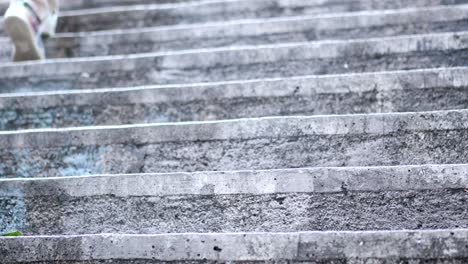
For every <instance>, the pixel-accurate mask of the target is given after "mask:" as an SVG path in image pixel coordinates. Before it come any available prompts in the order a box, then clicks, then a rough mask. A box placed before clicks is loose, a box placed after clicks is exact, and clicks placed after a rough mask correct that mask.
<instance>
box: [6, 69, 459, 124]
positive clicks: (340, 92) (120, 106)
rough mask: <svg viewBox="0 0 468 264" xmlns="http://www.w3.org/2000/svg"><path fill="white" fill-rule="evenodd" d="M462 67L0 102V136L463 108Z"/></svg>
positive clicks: (9, 97) (41, 95)
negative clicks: (41, 130)
mask: <svg viewBox="0 0 468 264" xmlns="http://www.w3.org/2000/svg"><path fill="white" fill-rule="evenodd" d="M466 76H468V68H465V67H461V68H442V69H430V70H411V71H396V72H379V73H364V74H345V75H326V76H303V77H292V78H279V79H261V80H251V81H233V82H222V83H202V84H181V85H162V86H144V87H134V88H115V89H93V90H74V91H59V92H35V93H34V92H33V93H21V94H4V95H0V128H1V129H2V130H15V129H28V128H45V127H71V126H92V125H121V124H139V123H154V122H180V121H208V120H223V119H235V118H248V117H263V116H285V115H326V114H354V113H378V112H381V113H382V112H414V111H430V110H433V109H439V110H452V109H464V108H468V89H467V87H468V79H467V78H466Z"/></svg>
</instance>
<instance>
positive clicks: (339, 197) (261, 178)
mask: <svg viewBox="0 0 468 264" xmlns="http://www.w3.org/2000/svg"><path fill="white" fill-rule="evenodd" d="M168 186H170V188H168ZM0 187H1V188H0V190H1V192H0V212H1V214H2V216H3V217H2V220H1V221H0V232H1V231H4V232H8V231H9V230H22V231H23V232H26V233H27V234H30V235H37V234H85V233H101V232H117V233H167V232H169V233H172V232H228V231H235V232H238V231H300V230H331V229H333V230H365V229H420V228H447V227H464V226H466V223H465V222H466V221H464V216H463V215H465V214H466V213H468V209H467V208H466V206H464V204H466V202H467V199H468V194H467V193H466V192H464V189H465V188H466V187H468V177H467V168H466V165H444V166H434V165H428V166H402V167H372V168H321V169H291V170H273V171H244V172H220V173H216V172H201V173H193V174H188V173H175V174H153V175H117V176H115V175H114V176H93V177H79V178H62V179H60V178H54V179H47V180H35V181H26V180H20V179H17V180H14V181H0ZM376 201H379V202H378V203H376ZM441 203H449V204H450V206H449V207H447V206H442V207H441V206H440V204H441ZM414 208H418V210H414ZM428 215H431V217H428ZM45 218H46V219H48V221H47V223H44V222H43V219H45ZM126 219H132V221H127V220H126ZM330 219H331V220H330ZM408 219H410V220H408ZM436 219H437V220H436Z"/></svg>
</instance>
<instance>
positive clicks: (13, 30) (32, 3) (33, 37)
mask: <svg viewBox="0 0 468 264" xmlns="http://www.w3.org/2000/svg"><path fill="white" fill-rule="evenodd" d="M57 11H58V5H57V1H56V0H11V1H10V6H9V8H8V10H7V11H6V13H5V16H4V27H5V31H6V32H7V33H8V35H9V36H10V37H11V39H12V41H13V43H14V45H15V54H14V56H13V60H14V61H24V60H39V59H43V58H45V52H44V47H43V44H42V35H43V34H44V35H53V34H54V33H55V26H56V22H57Z"/></svg>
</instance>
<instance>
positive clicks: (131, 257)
mask: <svg viewBox="0 0 468 264" xmlns="http://www.w3.org/2000/svg"><path fill="white" fill-rule="evenodd" d="M467 243H468V231H467V230H465V229H450V230H428V231H398V232H388V231H380V232H378V231H368V232H302V233H226V234H174V235H170V234H169V235H123V234H122V235H118V234H99V235H85V236H37V237H14V238H3V239H0V245H1V247H0V248H3V249H5V248H7V249H10V248H11V249H12V250H3V251H2V252H4V256H5V258H4V260H5V261H6V263H32V262H34V263H45V262H47V263H110V262H112V263H174V262H176V263H207V262H208V263H220V262H223V263H224V262H229V263H233V262H234V263H260V262H261V263H304V262H307V263H376V264H383V263H385V264H399V263H428V264H436V263H447V264H448V263H451V264H462V263H466V261H468V253H467V252H468V250H466V246H467Z"/></svg>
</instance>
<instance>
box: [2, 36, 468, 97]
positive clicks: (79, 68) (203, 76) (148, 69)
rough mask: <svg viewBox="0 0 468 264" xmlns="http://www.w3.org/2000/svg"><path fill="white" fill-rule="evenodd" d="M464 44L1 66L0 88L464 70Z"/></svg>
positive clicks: (370, 44) (420, 40)
mask: <svg viewBox="0 0 468 264" xmlns="http://www.w3.org/2000/svg"><path fill="white" fill-rule="evenodd" d="M466 38H468V33H466V32H459V33H437V34H422V35H411V36H398V37H386V38H375V39H365V40H362V39H360V40H333V41H317V42H301V43H287V44H272V45H259V46H239V47H223V48H210V49H197V50H185V51H177V52H160V53H145V54H132V55H124V56H121V55H115V56H105V57H91V58H74V59H54V60H48V61H45V62H25V63H11V64H0V69H1V71H0V85H1V86H3V91H4V92H12V91H17V92H18V91H31V88H33V89H34V90H36V91H40V90H44V89H47V90H54V89H55V90H57V89H58V90H65V89H76V88H78V87H80V88H81V89H83V88H84V89H86V88H99V87H125V86H127V87H128V86H137V85H149V84H170V83H187V82H211V81H230V80H236V79H256V78H275V77H288V76H297V75H311V74H319V75H323V74H333V73H350V72H377V71H385V70H409V69H415V68H422V67H424V68H437V67H455V66H464V65H465V59H464V55H466V54H465V53H466V52H464V51H465V50H466V48H467V45H468V44H467V43H468V41H465V39H466ZM111 76H112V78H110V77H111Z"/></svg>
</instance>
